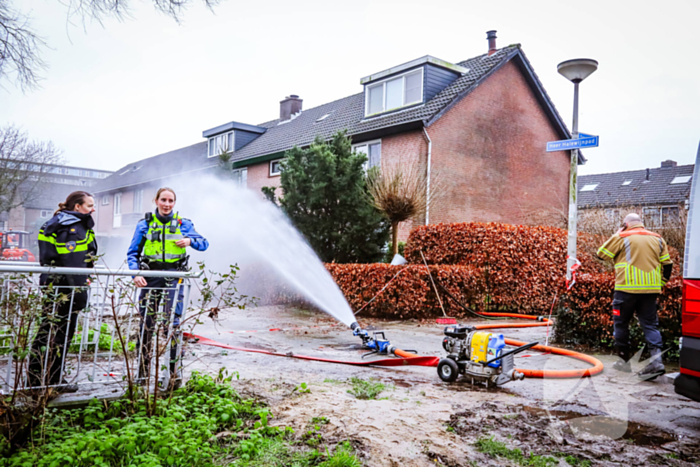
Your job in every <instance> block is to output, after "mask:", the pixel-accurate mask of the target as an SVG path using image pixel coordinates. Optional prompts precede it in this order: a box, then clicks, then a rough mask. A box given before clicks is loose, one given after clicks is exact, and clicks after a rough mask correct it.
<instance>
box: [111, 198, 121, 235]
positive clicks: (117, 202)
mask: <svg viewBox="0 0 700 467" xmlns="http://www.w3.org/2000/svg"><path fill="white" fill-rule="evenodd" d="M112 212H113V213H114V216H113V217H112V227H113V228H115V229H118V228H119V227H121V226H122V194H121V193H116V194H115V195H114V207H113V209H112Z"/></svg>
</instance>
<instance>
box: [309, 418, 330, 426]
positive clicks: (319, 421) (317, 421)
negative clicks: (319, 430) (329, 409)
mask: <svg viewBox="0 0 700 467" xmlns="http://www.w3.org/2000/svg"><path fill="white" fill-rule="evenodd" d="M329 421H330V420H328V418H327V417H314V418H312V419H311V423H313V424H314V425H327V424H328V422H329Z"/></svg>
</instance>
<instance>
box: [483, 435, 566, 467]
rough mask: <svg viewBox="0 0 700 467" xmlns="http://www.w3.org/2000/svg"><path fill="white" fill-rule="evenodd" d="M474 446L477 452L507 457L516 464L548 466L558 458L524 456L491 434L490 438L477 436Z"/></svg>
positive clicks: (557, 462)
mask: <svg viewBox="0 0 700 467" xmlns="http://www.w3.org/2000/svg"><path fill="white" fill-rule="evenodd" d="M476 448H477V449H478V450H479V452H483V453H484V454H488V455H489V456H491V457H494V458H499V459H507V460H509V461H511V462H514V463H516V464H518V465H527V466H534V467H550V466H555V465H558V464H559V460H558V459H556V458H554V457H550V456H536V455H534V454H530V455H529V456H525V455H524V454H523V452H522V451H521V450H520V449H510V448H509V447H508V446H506V444H505V443H502V442H500V441H496V440H494V439H493V436H492V437H490V438H479V440H478V441H477V442H476Z"/></svg>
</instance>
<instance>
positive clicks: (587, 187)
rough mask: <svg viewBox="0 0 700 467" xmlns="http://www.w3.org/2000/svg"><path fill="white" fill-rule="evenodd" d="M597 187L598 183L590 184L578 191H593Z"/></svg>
mask: <svg viewBox="0 0 700 467" xmlns="http://www.w3.org/2000/svg"><path fill="white" fill-rule="evenodd" d="M597 186H598V183H590V184H588V185H584V186H583V188H581V190H580V191H594V190H595V189H596V187H597Z"/></svg>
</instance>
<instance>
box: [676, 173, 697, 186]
mask: <svg viewBox="0 0 700 467" xmlns="http://www.w3.org/2000/svg"><path fill="white" fill-rule="evenodd" d="M692 179H693V176H692V175H676V176H675V177H674V178H673V180H671V185H680V184H682V183H688V182H690V180H692Z"/></svg>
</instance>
